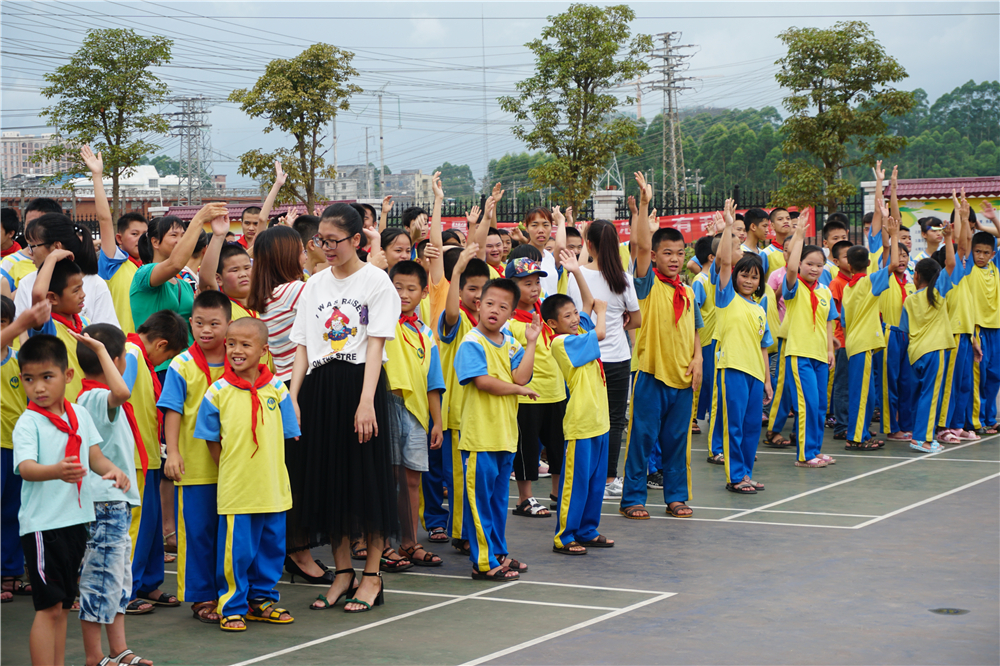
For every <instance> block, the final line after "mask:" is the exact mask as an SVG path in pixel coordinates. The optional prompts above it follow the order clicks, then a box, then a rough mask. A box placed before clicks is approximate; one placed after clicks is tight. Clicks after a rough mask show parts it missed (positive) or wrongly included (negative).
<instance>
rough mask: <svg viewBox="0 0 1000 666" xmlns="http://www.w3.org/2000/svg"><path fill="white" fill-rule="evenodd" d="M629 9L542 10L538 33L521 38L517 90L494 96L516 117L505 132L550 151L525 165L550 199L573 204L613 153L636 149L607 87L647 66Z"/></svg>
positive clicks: (644, 42)
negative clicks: (529, 65)
mask: <svg viewBox="0 0 1000 666" xmlns="http://www.w3.org/2000/svg"><path fill="white" fill-rule="evenodd" d="M634 19H635V12H634V11H633V10H632V9H631V8H630V7H628V6H627V5H614V6H608V7H593V6H590V5H580V4H575V5H571V6H570V8H569V9H568V10H567V11H566V12H564V13H562V14H559V15H557V16H550V17H549V24H548V25H547V26H545V28H543V29H542V34H541V38H539V39H535V40H532V41H530V42H528V43H527V44H526V46H527V47H528V48H529V49H531V51H532V52H533V53H534V54H535V74H534V76H532V77H531V78H528V79H525V80H524V81H520V82H519V83H518V84H517V90H518V93H519V94H518V95H517V96H505V97H501V98H499V102H500V107H501V108H502V109H503V110H504V111H507V112H508V113H511V114H513V115H514V118H515V119H516V120H517V122H518V123H521V124H519V125H516V126H514V127H512V128H511V133H512V134H513V135H514V136H515V137H517V138H518V139H520V140H521V141H523V142H524V143H526V144H527V145H528V147H529V148H531V149H533V150H535V149H539V148H540V149H543V150H544V151H545V152H546V153H548V154H549V155H550V156H551V157H552V159H551V160H549V161H547V162H545V163H543V164H540V165H538V166H536V167H535V168H533V169H531V170H530V171H529V176H530V177H531V179H532V181H533V182H534V185H535V187H539V188H541V187H548V186H551V187H553V188H554V189H555V194H556V199H557V200H559V201H561V202H562V203H563V204H565V205H567V206H576V207H577V208H578V209H579V206H580V204H581V203H583V202H584V201H585V200H586V199H587V198H588V197H589V196H590V193H591V188H592V187H593V185H594V183H595V182H596V181H597V178H598V177H599V176H600V174H601V170H602V169H603V168H604V166H605V165H607V163H608V162H609V160H610V159H611V158H612V156H614V155H615V154H616V153H625V154H627V155H636V154H638V153H639V151H640V147H639V144H638V143H637V142H636V139H637V137H638V135H639V133H638V130H637V129H636V126H635V123H634V122H633V121H631V120H630V119H628V118H626V117H623V116H621V115H619V114H617V113H616V111H617V109H618V108H619V106H627V105H630V104H634V103H635V100H634V99H633V98H631V97H628V98H626V99H625V100H624V102H622V101H620V100H619V99H618V98H617V96H616V95H615V94H614V93H613V89H615V88H618V87H620V86H622V85H624V84H625V83H626V82H628V81H633V80H635V79H636V78H637V77H639V76H641V75H642V74H645V73H646V72H647V71H649V66H648V65H646V63H645V62H644V60H643V58H644V57H645V55H646V54H648V53H649V51H650V50H651V49H652V48H653V40H652V38H651V37H650V36H649V35H642V34H638V35H632V32H631V29H630V27H629V23H630V22H631V21H633V20H634Z"/></svg>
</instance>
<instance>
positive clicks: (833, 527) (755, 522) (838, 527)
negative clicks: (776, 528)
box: [650, 516, 854, 530]
mask: <svg viewBox="0 0 1000 666" xmlns="http://www.w3.org/2000/svg"><path fill="white" fill-rule="evenodd" d="M650 518H652V519H653V520H676V521H678V522H685V521H686V522H701V523H721V522H723V520H724V519H722V518H674V517H673V516H650ZM725 522H726V524H727V525H734V524H739V525H781V526H782V527H819V528H822V529H825V530H852V529H854V527H853V526H850V527H848V526H845V525H811V524H809V523H771V522H767V521H766V520H727V521H725Z"/></svg>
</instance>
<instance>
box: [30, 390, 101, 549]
mask: <svg viewBox="0 0 1000 666" xmlns="http://www.w3.org/2000/svg"><path fill="white" fill-rule="evenodd" d="M67 397H69V396H68V395H67ZM69 409H72V410H73V412H74V414H76V421H77V428H76V433H77V434H78V435H79V436H80V439H81V443H80V465H82V466H83V469H84V470H85V471H86V472H89V471H90V447H92V446H98V445H100V443H101V436H100V434H98V432H97V428H96V427H95V426H94V422H93V420H92V419H91V418H90V414H88V413H87V410H86V409H84V408H83V407H80V406H79V405H72V404H71V405H70V406H69ZM62 419H63V421H65V422H66V423H67V424H68V423H69V417H68V416H67V415H66V414H63V416H62ZM68 440H69V437H68V436H67V435H65V434H63V433H62V432H61V431H60V430H59V429H58V428H56V427H55V426H54V425H52V423H50V422H49V419H48V418H46V417H45V416H42V415H41V414H39V413H38V412H32V411H28V410H25V412H24V413H23V414H21V418H19V419H18V420H17V425H16V426H14V473H15V474H20V473H21V472H20V465H21V463H23V462H24V461H25V460H34V461H35V462H37V463H38V464H39V465H55V464H57V463H59V462H61V461H62V459H63V458H65V457H66V443H67V441H68ZM94 518H95V517H94V499H93V497H92V496H91V484H90V480H89V479H88V478H87V477H86V476H84V478H83V482H82V483H81V485H80V487H79V488H77V486H76V484H75V483H66V482H65V481H63V480H62V479H53V480H51V481H32V482H29V481H25V482H24V483H22V484H21V508H20V510H19V511H18V512H17V520H18V522H19V523H20V526H21V530H20V536H24V535H25V534H31V533H32V532H45V531H47V530H56V529H59V528H60V527H69V526H70V525H79V524H81V523H92V522H94Z"/></svg>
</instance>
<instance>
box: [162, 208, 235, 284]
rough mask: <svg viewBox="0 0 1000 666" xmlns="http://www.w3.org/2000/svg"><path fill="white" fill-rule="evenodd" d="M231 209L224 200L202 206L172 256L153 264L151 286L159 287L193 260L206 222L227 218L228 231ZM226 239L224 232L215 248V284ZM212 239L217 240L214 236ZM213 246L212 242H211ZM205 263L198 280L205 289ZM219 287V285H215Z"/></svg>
mask: <svg viewBox="0 0 1000 666" xmlns="http://www.w3.org/2000/svg"><path fill="white" fill-rule="evenodd" d="M228 216H229V210H228V209H227V208H226V204H225V203H223V202H221V201H220V202H215V203H209V204H205V205H204V206H202V208H201V210H199V211H198V212H197V213H195V216H194V219H193V220H191V222H190V223H189V224H188V228H187V229H186V230H185V231H184V235H183V236H181V239H180V240H179V241H178V242H177V245H175V246H174V250H173V252H171V253H170V256H169V257H167V258H166V259H164V260H163V261H161V262H160V263H158V264H156V265H155V266H153V270H152V272H151V273H150V274H149V286H151V287H159V286H160V285H162V284H166V283H167V282H168V281H170V280H171V279H172V278H173V277H175V276H176V275H177V274H178V273H180V271H181V269H182V268H184V265H185V264H186V263H187V262H189V261H190V260H191V255H192V254H194V246H195V245H197V244H198V237H199V236H201V230H202V225H203V224H205V223H206V222H210V221H214V220H216V219H217V218H219V217H222V218H223V219H225V220H226V231H229V219H228ZM212 232H213V233H214V232H215V226H214V224H213V226H212ZM224 239H225V234H224V233H223V235H222V239H220V240H219V242H218V246H217V247H216V250H215V263H213V264H211V265H210V268H211V271H212V275H211V278H212V280H211V281H212V284H213V285H214V284H215V267H216V265H217V264H218V263H219V250H220V249H221V248H222V240H224ZM212 240H215V239H214V238H213V239H212ZM209 246H211V243H209ZM210 251H211V249H210V248H209V249H208V250H206V251H205V258H206V259H208V258H209V255H208V253H209V252H210ZM205 282H206V280H205V264H204V262H203V263H202V268H201V271H200V278H199V280H198V285H199V288H201V289H204V288H205V287H204V284H205ZM215 288H216V289H218V287H215Z"/></svg>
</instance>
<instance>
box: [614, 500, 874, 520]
mask: <svg viewBox="0 0 1000 666" xmlns="http://www.w3.org/2000/svg"><path fill="white" fill-rule="evenodd" d="M604 504H613V505H615V506H618V505H619V503H618V502H614V501H607V500H605V501H604ZM643 506H646V507H650V506H652V507H658V508H661V509H665V508H666V506H667V505H666V504H644V505H643ZM688 506H689V507H691V508H692V509H702V510H704V511H732V512H733V513H737V512H739V511H743V510H744V509H734V508H732V507H722V506H695V505H694V504H688ZM763 513H801V514H802V515H805V516H846V517H848V518H874V517H875V516H873V515H871V514H863V513H823V512H821V511H764V512H763ZM616 514H617V512H615V513H602V514H601V515H602V516H613V515H616ZM678 520H681V519H678ZM683 520H689V519H688V518H684V519H683ZM702 520H711V521H717V520H719V519H718V518H702Z"/></svg>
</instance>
